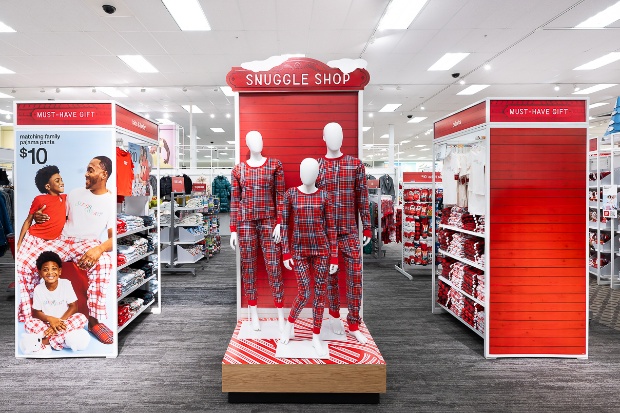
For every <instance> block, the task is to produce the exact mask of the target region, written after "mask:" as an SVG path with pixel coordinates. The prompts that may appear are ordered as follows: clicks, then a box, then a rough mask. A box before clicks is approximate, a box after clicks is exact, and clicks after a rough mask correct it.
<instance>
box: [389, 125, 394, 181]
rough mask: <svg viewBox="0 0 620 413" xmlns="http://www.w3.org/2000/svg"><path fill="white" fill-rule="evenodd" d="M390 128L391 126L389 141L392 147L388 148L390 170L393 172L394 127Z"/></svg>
mask: <svg viewBox="0 0 620 413" xmlns="http://www.w3.org/2000/svg"><path fill="white" fill-rule="evenodd" d="M389 126H390V139H389V145H390V147H389V148H388V168H390V170H392V169H394V125H389Z"/></svg>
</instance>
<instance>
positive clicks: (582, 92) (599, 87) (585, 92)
mask: <svg viewBox="0 0 620 413" xmlns="http://www.w3.org/2000/svg"><path fill="white" fill-rule="evenodd" d="M616 85H617V83H601V84H600V85H594V86H590V87H588V88H585V89H581V90H578V91H577V92H573V95H589V94H590V93H594V92H598V91H600V90H604V89H608V88H610V87H614V86H616Z"/></svg>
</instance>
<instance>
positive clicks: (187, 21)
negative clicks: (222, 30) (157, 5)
mask: <svg viewBox="0 0 620 413" xmlns="http://www.w3.org/2000/svg"><path fill="white" fill-rule="evenodd" d="M162 2H163V3H164V5H165V6H166V8H167V9H168V11H169V12H170V14H171V15H172V18H173V19H174V21H176V22H177V24H178V25H179V28H180V29H181V30H183V31H207V30H211V26H210V25H209V22H208V21H207V17H206V16H205V13H204V11H203V10H202V7H200V3H199V2H198V0H162Z"/></svg>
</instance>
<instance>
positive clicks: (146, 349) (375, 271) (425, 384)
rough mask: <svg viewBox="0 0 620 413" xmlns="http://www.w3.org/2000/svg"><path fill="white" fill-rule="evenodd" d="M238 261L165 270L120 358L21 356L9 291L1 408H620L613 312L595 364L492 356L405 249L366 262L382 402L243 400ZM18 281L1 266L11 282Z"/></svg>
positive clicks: (598, 334) (601, 329)
mask: <svg viewBox="0 0 620 413" xmlns="http://www.w3.org/2000/svg"><path fill="white" fill-rule="evenodd" d="M223 243H224V245H227V239H224V240H223ZM233 257H234V255H233V253H232V252H231V251H230V249H228V248H224V249H223V251H222V253H221V254H219V255H217V256H216V257H215V258H214V259H212V260H211V261H210V262H209V263H208V264H207V265H206V266H205V268H204V270H200V271H198V273H197V275H196V276H193V275H191V274H188V273H187V274H175V275H165V276H164V278H163V281H162V284H163V296H162V299H163V311H162V314H161V315H144V316H142V319H141V320H138V321H136V322H135V323H134V324H132V325H130V326H129V327H128V328H126V329H125V331H124V332H123V333H121V336H120V354H119V357H118V358H117V359H62V360H30V359H15V358H14V347H13V346H14V344H13V343H14V337H13V331H14V321H13V308H14V307H13V306H14V299H13V298H12V297H9V296H8V294H7V293H6V292H4V288H2V291H0V334H1V336H0V383H2V387H1V389H0V411H7V412H8V411H10V412H35V411H47V412H98V411H118V412H170V411H213V412H233V411H234V412H280V411H283V412H326V411H335V412H349V411H351V412H367V411H368V412H371V411H372V412H376V411H379V412H448V411H458V412H563V413H566V412H618V411H620V404H619V403H620V401H619V400H618V396H617V395H618V383H619V381H618V374H619V372H620V331H616V330H614V329H612V328H610V327H609V326H607V325H604V324H603V322H604V321H605V320H604V317H602V316H601V317H597V316H595V317H594V320H593V321H592V322H591V324H590V358H589V359H588V360H570V359H500V360H485V359H484V358H483V342H482V340H481V339H480V337H478V336H477V335H475V334H474V333H473V332H471V331H470V330H469V329H468V328H467V327H465V326H463V325H462V324H460V323H458V322H457V321H455V320H454V319H453V318H452V317H451V316H450V315H447V314H442V315H433V314H431V312H430V307H431V293H430V288H431V280H430V276H429V275H425V274H416V275H414V279H413V281H409V280H408V279H406V278H405V277H403V276H402V275H401V274H399V273H398V272H396V271H395V270H394V269H393V268H394V263H395V261H396V260H397V255H396V253H395V252H394V251H388V254H387V258H386V259H385V260H383V261H382V262H379V263H367V264H365V276H364V282H365V286H364V291H365V322H366V324H367V325H368V328H369V329H370V331H371V333H372V335H373V337H374V338H375V340H376V342H377V345H378V346H379V349H380V350H381V352H382V354H383V356H384V358H385V360H386V363H387V371H388V376H387V393H386V394H384V395H382V396H381V403H380V404H379V405H371V406H368V405H367V406H362V405H329V404H326V405H302V404H240V405H239V404H235V405H231V404H229V403H228V401H227V397H226V395H225V394H223V393H222V392H221V361H222V355H223V353H224V351H225V350H226V347H227V345H228V341H229V340H230V337H231V334H232V331H233V328H234V326H235V324H236V317H235V295H236V286H235V271H234V267H233V266H232V265H231V264H230V263H231V262H233ZM10 277H11V274H10V272H9V270H8V269H7V268H5V267H0V284H2V285H5V281H6V280H7V279H8V278H10ZM607 288H608V287H607ZM596 292H597V289H596V288H593V290H592V291H591V294H595V293H596ZM600 294H606V292H605V291H604V290H601V291H600ZM610 294H611V293H610ZM601 296H602V295H601ZM612 304H613V299H612V298H611V295H610V298H609V299H608V300H607V304H606V305H608V306H611V305H612ZM613 311H616V317H617V314H618V312H617V310H613ZM257 379H258V378H257Z"/></svg>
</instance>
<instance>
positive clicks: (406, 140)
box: [400, 139, 411, 143]
mask: <svg viewBox="0 0 620 413" xmlns="http://www.w3.org/2000/svg"><path fill="white" fill-rule="evenodd" d="M409 142H411V139H405V140H404V141H400V143H409Z"/></svg>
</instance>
